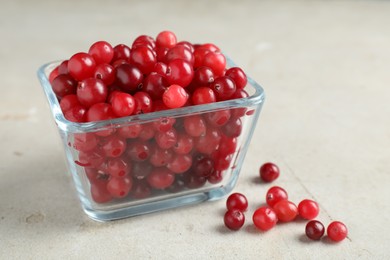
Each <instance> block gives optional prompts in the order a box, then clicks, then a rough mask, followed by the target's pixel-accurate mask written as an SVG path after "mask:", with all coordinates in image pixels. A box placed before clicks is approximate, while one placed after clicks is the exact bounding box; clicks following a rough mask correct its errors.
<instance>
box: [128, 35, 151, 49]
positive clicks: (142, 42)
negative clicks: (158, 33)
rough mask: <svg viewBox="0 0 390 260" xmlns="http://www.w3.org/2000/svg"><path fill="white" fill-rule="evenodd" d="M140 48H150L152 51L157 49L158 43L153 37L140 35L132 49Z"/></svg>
mask: <svg viewBox="0 0 390 260" xmlns="http://www.w3.org/2000/svg"><path fill="white" fill-rule="evenodd" d="M138 46H149V47H150V48H151V49H154V48H156V42H155V40H154V39H153V37H151V36H148V35H140V36H138V37H137V38H136V39H135V40H134V41H133V44H132V45H131V47H132V48H136V47H138Z"/></svg>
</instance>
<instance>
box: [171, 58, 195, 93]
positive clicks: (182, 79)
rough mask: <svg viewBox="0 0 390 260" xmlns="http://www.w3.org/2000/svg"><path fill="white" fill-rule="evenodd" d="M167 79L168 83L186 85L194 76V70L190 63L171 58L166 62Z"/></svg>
mask: <svg viewBox="0 0 390 260" xmlns="http://www.w3.org/2000/svg"><path fill="white" fill-rule="evenodd" d="M166 75H167V79H168V82H169V84H171V85H173V84H177V85H180V86H182V87H183V88H185V87H187V86H188V85H189V84H190V83H191V81H192V78H193V77H194V70H193V68H192V66H191V64H190V63H188V62H187V61H184V60H172V61H171V62H169V63H168V68H167V74H166Z"/></svg>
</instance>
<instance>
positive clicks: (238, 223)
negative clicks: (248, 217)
mask: <svg viewBox="0 0 390 260" xmlns="http://www.w3.org/2000/svg"><path fill="white" fill-rule="evenodd" d="M223 220H224V222H225V226H226V227H227V228H229V229H231V230H239V229H240V228H241V227H242V226H243V225H244V223H245V216H244V214H243V213H242V212H241V211H239V210H228V211H227V212H226V213H225V216H224V218H223Z"/></svg>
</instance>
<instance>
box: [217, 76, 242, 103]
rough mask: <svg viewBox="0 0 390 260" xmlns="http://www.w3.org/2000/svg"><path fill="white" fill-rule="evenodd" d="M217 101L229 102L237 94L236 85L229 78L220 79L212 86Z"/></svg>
mask: <svg viewBox="0 0 390 260" xmlns="http://www.w3.org/2000/svg"><path fill="white" fill-rule="evenodd" d="M211 89H212V90H213V91H214V93H215V96H216V98H217V100H227V99H229V98H230V97H231V96H232V95H233V94H234V93H235V92H236V84H235V83H234V81H233V80H232V79H231V78H229V77H226V76H224V77H219V78H217V79H215V80H214V82H213V83H212V84H211Z"/></svg>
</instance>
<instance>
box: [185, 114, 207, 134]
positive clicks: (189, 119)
mask: <svg viewBox="0 0 390 260" xmlns="http://www.w3.org/2000/svg"><path fill="white" fill-rule="evenodd" d="M184 129H185V131H186V133H187V134H188V135H190V136H192V137H198V136H201V135H204V134H205V133H206V123H205V121H204V120H203V118H202V117H201V116H199V115H194V116H186V117H185V118H184Z"/></svg>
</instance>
